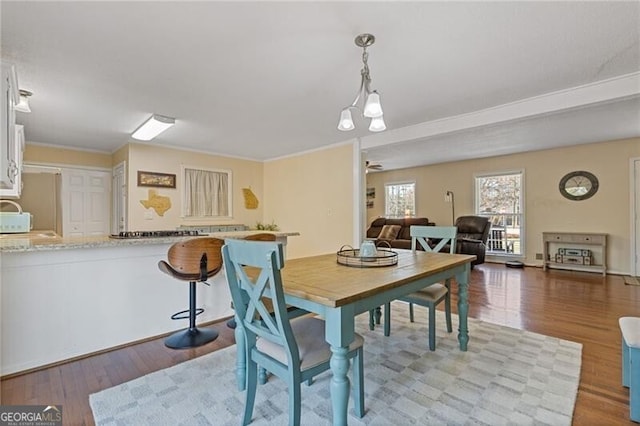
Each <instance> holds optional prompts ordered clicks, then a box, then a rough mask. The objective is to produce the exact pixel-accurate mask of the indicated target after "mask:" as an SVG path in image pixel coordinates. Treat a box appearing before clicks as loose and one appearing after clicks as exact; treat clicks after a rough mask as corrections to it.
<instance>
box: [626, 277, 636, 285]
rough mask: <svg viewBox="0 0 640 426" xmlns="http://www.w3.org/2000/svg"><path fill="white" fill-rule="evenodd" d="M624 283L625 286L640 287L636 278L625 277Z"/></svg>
mask: <svg viewBox="0 0 640 426" xmlns="http://www.w3.org/2000/svg"><path fill="white" fill-rule="evenodd" d="M624 283H625V284H626V285H640V280H638V277H632V276H625V277H624Z"/></svg>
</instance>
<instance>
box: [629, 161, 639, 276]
mask: <svg viewBox="0 0 640 426" xmlns="http://www.w3.org/2000/svg"><path fill="white" fill-rule="evenodd" d="M632 164H633V167H632V170H631V173H632V175H631V176H632V180H631V201H632V203H631V206H632V208H631V210H632V212H631V218H632V229H633V231H634V235H632V236H631V238H632V244H631V275H635V276H636V277H637V276H640V158H636V159H634V160H633V162H632Z"/></svg>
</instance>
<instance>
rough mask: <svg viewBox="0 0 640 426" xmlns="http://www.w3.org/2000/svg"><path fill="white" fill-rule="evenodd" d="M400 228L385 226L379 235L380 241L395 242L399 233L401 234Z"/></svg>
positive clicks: (397, 226) (398, 226)
mask: <svg viewBox="0 0 640 426" xmlns="http://www.w3.org/2000/svg"><path fill="white" fill-rule="evenodd" d="M400 228H401V226H400V225H385V226H383V227H382V230H381V231H380V235H378V239H379V240H386V241H391V240H395V239H396V237H397V236H398V232H400Z"/></svg>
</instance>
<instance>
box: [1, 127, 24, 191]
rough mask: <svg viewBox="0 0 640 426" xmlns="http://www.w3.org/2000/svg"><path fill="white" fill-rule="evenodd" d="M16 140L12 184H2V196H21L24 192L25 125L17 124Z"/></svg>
mask: <svg viewBox="0 0 640 426" xmlns="http://www.w3.org/2000/svg"><path fill="white" fill-rule="evenodd" d="M15 129H16V130H15V140H14V143H13V147H14V149H13V151H14V152H13V153H12V155H13V164H12V165H11V167H10V170H11V173H8V175H10V176H13V180H12V182H11V184H8V185H2V186H0V198H20V195H21V194H22V156H23V153H24V126H21V125H20V124H16V125H15Z"/></svg>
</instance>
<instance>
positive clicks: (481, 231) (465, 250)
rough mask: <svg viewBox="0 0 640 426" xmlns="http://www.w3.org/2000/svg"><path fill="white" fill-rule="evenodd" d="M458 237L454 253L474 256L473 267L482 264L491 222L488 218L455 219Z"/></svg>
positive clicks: (462, 217) (461, 217)
mask: <svg viewBox="0 0 640 426" xmlns="http://www.w3.org/2000/svg"><path fill="white" fill-rule="evenodd" d="M455 225H456V227H457V228H458V237H457V240H456V246H457V247H456V253H459V254H475V255H476V260H474V261H473V262H472V263H471V267H472V268H473V267H474V266H475V265H479V264H481V263H484V255H485V252H486V250H487V239H488V238H489V230H490V229H491V222H489V218H487V217H483V216H460V217H458V218H457V219H456V224H455Z"/></svg>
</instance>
